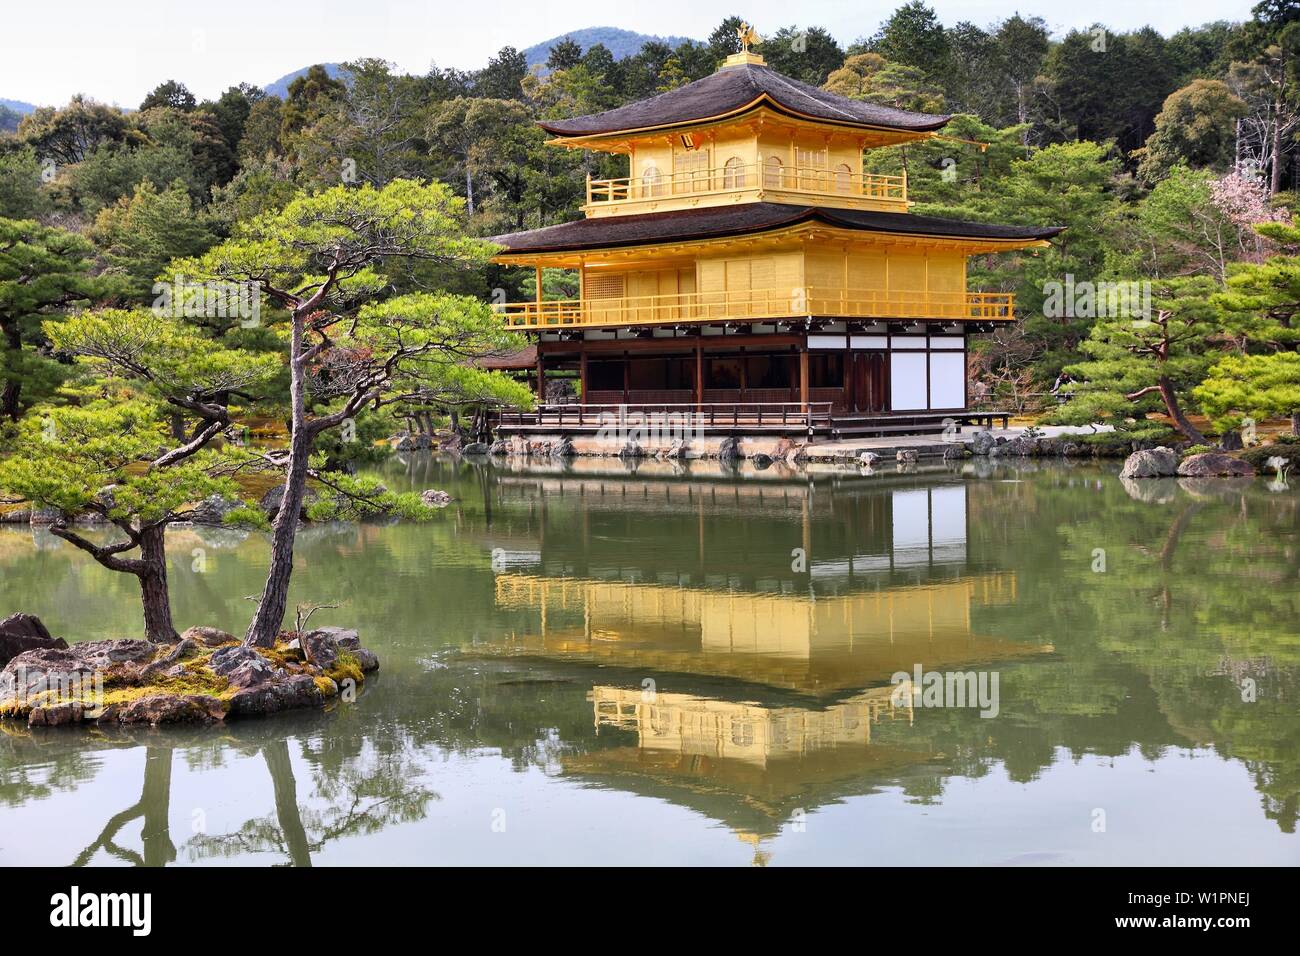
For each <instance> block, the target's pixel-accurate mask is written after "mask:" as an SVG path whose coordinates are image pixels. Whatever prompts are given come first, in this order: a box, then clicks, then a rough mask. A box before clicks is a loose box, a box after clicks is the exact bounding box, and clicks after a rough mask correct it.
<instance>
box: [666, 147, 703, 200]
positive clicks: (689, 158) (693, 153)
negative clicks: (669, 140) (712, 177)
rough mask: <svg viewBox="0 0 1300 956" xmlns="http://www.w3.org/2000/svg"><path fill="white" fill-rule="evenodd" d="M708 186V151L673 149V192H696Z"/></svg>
mask: <svg viewBox="0 0 1300 956" xmlns="http://www.w3.org/2000/svg"><path fill="white" fill-rule="evenodd" d="M708 188H709V151H708V150H707V149H676V150H674V151H673V192H678V193H698V192H704V191H705V190H707V189H708Z"/></svg>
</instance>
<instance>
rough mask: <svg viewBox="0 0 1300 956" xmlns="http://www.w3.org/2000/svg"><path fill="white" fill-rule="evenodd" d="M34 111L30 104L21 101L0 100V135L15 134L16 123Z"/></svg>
mask: <svg viewBox="0 0 1300 956" xmlns="http://www.w3.org/2000/svg"><path fill="white" fill-rule="evenodd" d="M34 109H36V107H35V106H33V105H32V104H31V103H24V102H23V101H22V100H5V99H0V133H13V132H17V130H18V121H19V120H20V119H22V118H23V117H24V116H26V115H27V114H28V113H30V112H31V111H32V110H34Z"/></svg>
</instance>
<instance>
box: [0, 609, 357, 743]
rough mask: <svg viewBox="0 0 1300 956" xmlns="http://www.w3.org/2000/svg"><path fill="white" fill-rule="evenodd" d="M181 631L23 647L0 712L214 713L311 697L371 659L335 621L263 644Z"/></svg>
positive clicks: (336, 692) (108, 719) (337, 689)
mask: <svg viewBox="0 0 1300 956" xmlns="http://www.w3.org/2000/svg"><path fill="white" fill-rule="evenodd" d="M186 635H187V636H186V637H185V638H183V639H182V640H181V642H180V643H179V644H174V645H155V644H150V643H149V642H147V641H135V640H115V641H88V642H85V643H81V644H73V645H72V646H71V647H50V648H34V649H32V650H27V651H24V652H23V653H21V654H18V655H17V656H16V657H15V658H14V659H13V660H11V661H10V662H9V663H8V665H6V666H5V667H4V669H3V671H0V718H10V719H23V720H26V721H27V722H28V724H29V725H30V726H33V727H37V726H39V727H57V726H66V725H73V724H89V723H95V724H101V725H102V724H106V723H111V724H152V725H157V724H175V723H195V722H215V721H221V720H224V719H225V718H226V717H228V716H240V715H249V714H270V713H276V712H278V711H282V710H288V709H291V708H298V707H309V706H319V705H321V704H324V703H325V702H327V701H330V700H333V699H334V698H337V697H339V696H340V693H341V688H342V687H344V686H349V687H350V688H355V687H356V686H357V685H359V684H360V683H362V682H363V681H364V680H365V675H366V673H367V672H368V671H373V670H374V669H376V668H377V667H378V666H379V662H378V659H377V658H376V657H375V655H374V654H373V653H371V652H370V651H368V650H366V649H365V648H364V647H362V646H361V643H360V640H359V638H357V636H356V632H355V631H345V630H340V629H337V628H330V629H321V630H319V631H313V632H311V634H310V635H300V634H282V635H281V638H280V640H279V641H277V642H276V644H275V646H274V647H269V648H250V647H245V646H243V645H242V644H240V643H239V642H238V641H236V640H235V639H234V638H233V637H230V635H228V634H225V633H224V632H222V631H217V630H216V629H213V628H191V629H190V630H189V631H186ZM218 640H220V641H221V642H220V643H218V644H216V646H210V645H209V644H208V643H206V641H213V642H214V643H215V642H217V641H218ZM304 645H307V646H310V647H311V648H312V656H313V657H314V658H315V660H308V659H307V657H306V656H305V655H304V653H303V646H304Z"/></svg>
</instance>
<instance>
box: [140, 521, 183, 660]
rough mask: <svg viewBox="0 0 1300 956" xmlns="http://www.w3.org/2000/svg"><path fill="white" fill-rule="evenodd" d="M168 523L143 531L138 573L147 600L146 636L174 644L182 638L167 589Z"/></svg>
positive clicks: (144, 597)
mask: <svg viewBox="0 0 1300 956" xmlns="http://www.w3.org/2000/svg"><path fill="white" fill-rule="evenodd" d="M165 535H166V526H165V525H156V526H154V527H150V528H145V529H144V530H143V531H141V532H140V562H141V568H140V571H139V572H138V573H137V577H139V579H140V594H141V599H142V601H143V603H144V636H145V638H147V639H148V640H150V641H153V642H154V643H155V644H175V643H176V642H177V641H179V640H180V639H181V636H180V635H179V634H177V633H176V627H175V626H174V625H173V624H172V606H171V599H170V597H169V595H168V591H167V554H166V551H165V550H164V541H163V539H164V537H165Z"/></svg>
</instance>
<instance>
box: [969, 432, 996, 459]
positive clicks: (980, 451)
mask: <svg viewBox="0 0 1300 956" xmlns="http://www.w3.org/2000/svg"><path fill="white" fill-rule="evenodd" d="M995 444H997V439H996V438H994V437H993V433H992V432H990V431H982V432H976V433H975V437H974V438H972V439H971V447H970V450H971V453H972V454H975V455H987V454H988V453H989V449H990V448H992V447H993V446H994V445H995Z"/></svg>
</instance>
